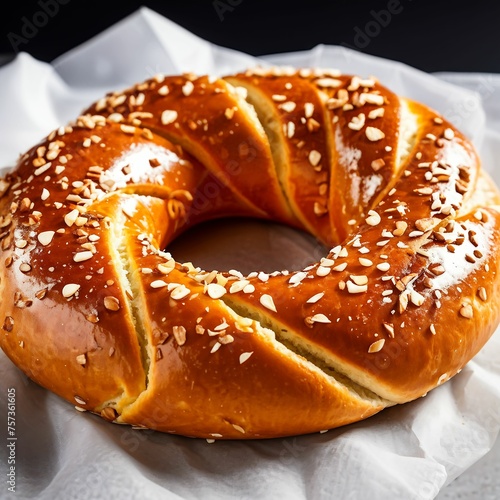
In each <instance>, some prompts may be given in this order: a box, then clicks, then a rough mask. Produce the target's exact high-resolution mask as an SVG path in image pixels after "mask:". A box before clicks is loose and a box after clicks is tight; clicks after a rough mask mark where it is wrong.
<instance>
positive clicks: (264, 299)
mask: <svg viewBox="0 0 500 500" xmlns="http://www.w3.org/2000/svg"><path fill="white" fill-rule="evenodd" d="M259 301H260V303H261V304H262V305H263V306H264V307H266V308H267V309H269V310H270V311H274V312H278V311H277V310H276V306H275V305H274V301H273V298H272V297H271V296H270V295H269V294H267V293H265V294H263V295H261V297H260V299H259Z"/></svg>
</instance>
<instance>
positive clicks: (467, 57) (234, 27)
mask: <svg viewBox="0 0 500 500" xmlns="http://www.w3.org/2000/svg"><path fill="white" fill-rule="evenodd" d="M141 5H143V6H147V7H150V8H151V9H153V10H155V11H157V12H158V13H160V14H162V15H164V16H166V17H168V18H169V19H171V20H172V21H174V22H176V23H178V24H180V25H181V26H184V27H185V28H187V29H189V30H190V31H192V32H193V33H195V34H197V35H199V36H201V37H202V38H205V39H207V40H210V41H212V42H214V43H217V44H219V45H222V46H226V47H231V48H235V49H238V50H242V51H244V52H247V53H250V54H253V55H262V54H270V53H276V52H287V51H291V50H303V49H310V48H311V47H313V46H315V45H317V44H320V43H325V44H342V45H346V46H349V47H352V48H356V49H358V50H361V51H363V52H367V53H370V54H374V55H378V56H382V57H386V58H389V59H393V60H398V61H402V62H405V63H407V64H410V65H412V66H414V67H416V68H419V69H422V70H424V71H429V72H433V71H474V72H497V73H500V2H495V1H493V0H479V1H476V2H467V3H464V4H461V3H458V2H456V1H442V0H441V1H440V0H435V1H430V0H373V1H371V2H360V1H355V0H330V1H320V0H308V1H297V2H291V1H290V0H289V1H282V0H276V1H272V0H268V1H267V2H264V1H259V0H205V1H194V0H189V1H188V0H177V1H169V0H163V1H146V0H144V1H143V2H126V1H122V2H111V1H109V0H108V1H107V2H106V1H105V0H100V1H96V0H85V1H83V0H18V1H15V0H5V1H4V2H3V9H2V10H3V12H2V14H1V15H0V29H1V32H0V54H1V55H3V56H5V55H9V56H11V57H12V56H13V55H14V54H15V53H16V52H18V51H20V50H22V51H26V52H29V53H30V54H31V55H33V56H34V57H36V58H38V59H41V60H44V61H51V60H52V59H54V58H55V57H57V56H59V55H60V54H62V53H64V52H66V51H67V50H68V49H70V48H72V47H75V46H77V45H79V44H80V43H83V42H84V41H86V40H87V39H88V38H90V37H92V36H94V35H96V34H98V33H99V32H101V31H102V30H104V29H106V28H107V27H109V26H111V25H112V24H114V23H115V22H117V21H119V20H120V19H122V18H123V17H125V16H127V15H129V14H131V13H132V12H134V11H135V10H137V9H138V8H139V7H140V6H141ZM6 8H8V9H9V11H8V12H6V10H5V9H6Z"/></svg>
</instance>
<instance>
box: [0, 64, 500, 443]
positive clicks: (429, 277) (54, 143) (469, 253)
mask: <svg viewBox="0 0 500 500" xmlns="http://www.w3.org/2000/svg"><path fill="white" fill-rule="evenodd" d="M241 86H244V87H246V88H247V90H248V92H249V97H248V100H249V102H250V103H251V104H249V103H248V102H247V101H246V100H245V98H244V93H243V92H242V91H241V90H240V87H241ZM252 105H254V106H255V108H256V109H257V113H255V112H254V110H253V107H252ZM257 116H259V118H260V119H261V120H262V121H263V122H264V127H262V125H261V124H260V122H259V121H258V119H257ZM290 123H292V124H293V125H290ZM266 132H267V134H268V135H266ZM268 137H269V138H268ZM273 151H274V158H273V154H272V153H273ZM499 205H500V194H499V192H498V189H497V187H496V186H495V185H494V184H493V182H492V181H491V180H490V179H489V177H488V176H487V175H486V174H485V173H484V172H483V171H482V170H481V166H480V161H479V159H478V157H477V154H476V152H475V150H474V147H473V145H472V144H471V143H470V142H469V141H468V140H467V138H466V137H464V136H463V135H462V134H461V133H460V132H459V131H458V130H456V129H455V128H454V127H453V126H452V125H451V124H450V123H448V122H446V121H445V120H444V119H443V118H442V117H440V116H438V115H437V114H436V113H435V112H433V111H432V110H429V109H427V108H425V107H424V106H422V105H420V104H418V103H414V102H411V101H408V100H406V99H402V98H399V97H398V96H396V95H395V94H393V93H392V92H390V91H389V90H388V89H386V88H385V87H384V86H382V85H381V84H380V83H379V82H377V81H375V80H374V79H372V78H370V79H362V78H359V77H357V76H354V77H353V76H350V75H341V74H339V73H337V72H332V71H315V70H301V71H299V72H295V71H292V70H290V69H273V70H262V69H254V70H251V71H248V72H246V73H244V74H243V73H241V74H238V75H232V76H228V77H227V78H226V79H225V80H224V79H222V80H218V79H212V78H209V77H206V76H203V77H199V78H198V77H196V76H194V75H182V76H173V77H155V78H152V79H150V80H148V81H146V82H143V83H141V84H138V85H135V86H134V87H133V88H131V89H128V90H126V91H124V92H116V93H112V94H109V95H108V96H106V97H105V98H104V99H102V100H101V101H99V102H97V103H95V104H94V105H92V106H91V107H90V108H89V109H88V110H87V111H86V112H84V113H83V114H82V116H80V117H79V118H78V119H77V120H76V121H75V123H73V124H70V125H68V126H66V127H62V128H61V129H59V130H56V131H54V132H53V133H52V134H50V135H49V137H47V138H46V139H44V140H43V141H41V142H40V143H39V144H38V145H36V146H34V147H33V148H32V149H30V151H28V152H27V153H26V154H25V155H24V156H22V157H21V158H20V159H19V162H18V164H17V166H16V168H15V169H14V170H13V172H12V173H11V174H9V175H8V176H7V177H6V178H4V179H2V180H1V181H0V226H1V233H0V248H1V254H0V266H1V274H0V292H1V294H2V301H1V303H0V321H1V322H2V325H3V326H2V333H1V335H0V346H1V347H2V349H3V350H4V351H5V353H6V354H7V355H8V356H9V357H10V359H11V360H12V361H13V362H14V363H15V364H16V365H17V366H18V367H19V368H20V369H21V370H23V371H24V372H25V373H26V374H27V375H28V376H30V377H31V378H32V379H33V380H35V381H36V382H37V383H39V384H40V385H42V386H44V387H46V388H48V389H50V390H51V391H53V392H55V393H56V394H58V395H60V396H61V397H63V398H64V399H66V400H68V401H70V402H71V403H72V404H74V405H76V406H78V407H79V408H82V409H86V410H90V411H93V412H95V413H99V414H101V415H102V416H103V418H106V419H107V420H111V421H116V422H119V423H129V424H132V425H136V426H143V427H148V428H153V429H157V430H160V431H164V432H172V433H179V434H183V435H188V436H193V437H205V438H208V439H217V438H219V439H222V438H225V439H235V438H245V439H248V438H271V437H277V436H287V435H294V434H301V433H308V432H315V431H319V430H322V429H327V428H332V427H338V426H340V425H345V424H347V423H351V422H356V421H359V420H361V419H364V418H367V417H368V416H370V415H372V414H374V413H376V412H378V411H380V410H382V409H383V408H385V407H387V406H390V405H393V404H396V403H404V402H407V401H411V400H413V399H415V398H418V397H420V396H423V395H424V394H426V393H427V392H428V391H429V390H432V389H433V388H434V387H436V386H438V385H440V384H442V383H443V382H444V381H446V380H448V379H449V378H451V377H453V376H454V375H455V374H456V373H457V372H458V371H460V370H461V369H462V368H463V366H464V365H465V364H466V363H467V362H468V361H469V360H470V359H472V358H473V357H474V356H475V355H476V353H477V352H478V351H479V350H480V349H481V348H482V346H483V345H484V344H485V343H486V342H487V340H488V339H489V337H490V336H491V334H492V333H493V331H494V330H495V328H496V327H497V325H498V323H499V321H500V316H499V315H500V310H499V306H498V304H499V303H500V295H499V294H500V288H499V287H500V284H499V283H500V278H499V271H500V269H499V266H500V263H499V259H498V258H497V255H498V254H497V251H496V248H497V247H498V245H499V243H500V231H499V228H500V215H499V212H498V206H499ZM320 208H321V209H320ZM233 215H242V216H249V217H257V218H263V219H269V220H274V221H278V222H283V223H286V224H290V225H292V226H294V227H298V228H301V229H305V230H307V231H309V232H311V234H313V235H314V236H316V237H317V238H318V239H319V240H321V241H323V242H327V243H328V244H331V246H332V247H333V248H332V249H331V251H330V252H329V253H328V255H326V256H325V257H324V258H322V259H321V260H320V262H318V263H316V264H314V265H311V266H308V267H307V268H305V269H303V270H300V271H297V272H292V273H288V272H276V273H272V274H271V275H269V274H265V273H252V274H250V275H247V276H243V275H242V274H241V273H239V272H237V271H230V272H217V271H211V270H208V271H205V270H201V269H199V268H195V267H194V266H193V265H192V264H190V263H185V264H182V263H179V262H175V260H174V259H173V258H172V256H171V255H170V254H168V253H166V252H165V251H163V250H164V249H165V247H166V246H167V245H168V244H169V242H171V241H172V240H173V239H174V238H176V237H177V236H178V235H179V234H180V233H181V232H183V231H185V230H186V229H188V228H190V227H192V226H193V225H195V224H197V223H199V222H201V221H204V220H208V219H213V218H216V217H224V216H233Z"/></svg>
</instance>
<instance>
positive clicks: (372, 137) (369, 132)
mask: <svg viewBox="0 0 500 500" xmlns="http://www.w3.org/2000/svg"><path fill="white" fill-rule="evenodd" d="M365 134H366V137H367V138H368V140H369V141H372V142H376V141H380V140H381V139H383V138H384V137H385V134H384V132H382V130H380V129H378V128H376V127H366V130H365Z"/></svg>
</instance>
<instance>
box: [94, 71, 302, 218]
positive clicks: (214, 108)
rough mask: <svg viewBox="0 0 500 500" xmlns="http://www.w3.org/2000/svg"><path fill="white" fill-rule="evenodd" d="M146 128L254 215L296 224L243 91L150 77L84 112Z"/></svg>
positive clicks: (209, 81)
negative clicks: (180, 149)
mask: <svg viewBox="0 0 500 500" xmlns="http://www.w3.org/2000/svg"><path fill="white" fill-rule="evenodd" d="M84 115H87V116H95V115H98V116H106V117H109V118H111V119H112V120H116V121H118V122H121V123H127V124H131V125H137V126H140V127H144V128H148V129H151V130H152V131H154V132H156V133H158V134H159V135H163V136H165V137H166V138H168V139H169V140H171V141H172V142H174V143H177V144H180V145H181V146H182V147H183V149H184V150H186V151H187V152H189V153H190V154H192V155H193V156H194V157H195V158H197V159H198V160H199V161H200V162H201V163H202V164H203V165H204V166H205V167H206V168H207V169H208V170H210V171H211V172H212V174H213V175H215V176H216V178H217V179H218V180H219V181H220V183H221V184H222V185H223V186H227V187H228V188H229V189H230V190H231V191H232V192H233V195H234V196H235V197H236V198H238V200H239V204H240V206H242V207H248V208H249V209H250V210H251V211H252V212H253V213H254V214H255V216H258V217H261V218H266V219H269V218H270V219H272V220H275V221H280V222H283V223H286V224H290V225H293V226H297V225H298V221H297V219H296V218H295V217H294V215H293V214H292V212H291V210H290V208H289V206H288V203H287V201H286V199H285V196H284V194H283V191H282V189H281V187H280V185H279V182H278V179H277V178H276V175H275V171H274V163H273V160H272V154H271V150H270V146H269V141H268V140H267V137H266V135H265V133H264V130H263V128H262V125H261V124H260V122H259V121H258V119H257V116H256V114H255V111H254V110H253V108H252V107H251V106H249V105H248V103H247V102H246V101H245V99H244V96H243V95H241V92H238V89H235V88H234V87H232V86H231V85H229V84H228V83H227V82H225V81H223V80H218V79H213V78H209V77H207V76H201V77H196V76H194V75H183V76H172V77H159V78H152V79H150V80H148V81H146V82H143V83H142V84H139V85H135V86H134V87H132V88H130V89H127V90H125V91H123V92H116V93H112V94H109V95H108V96H107V97H106V98H104V99H102V100H100V101H99V102H97V103H96V104H95V105H93V106H92V107H91V108H89V109H88V110H86V111H85V112H84Z"/></svg>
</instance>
